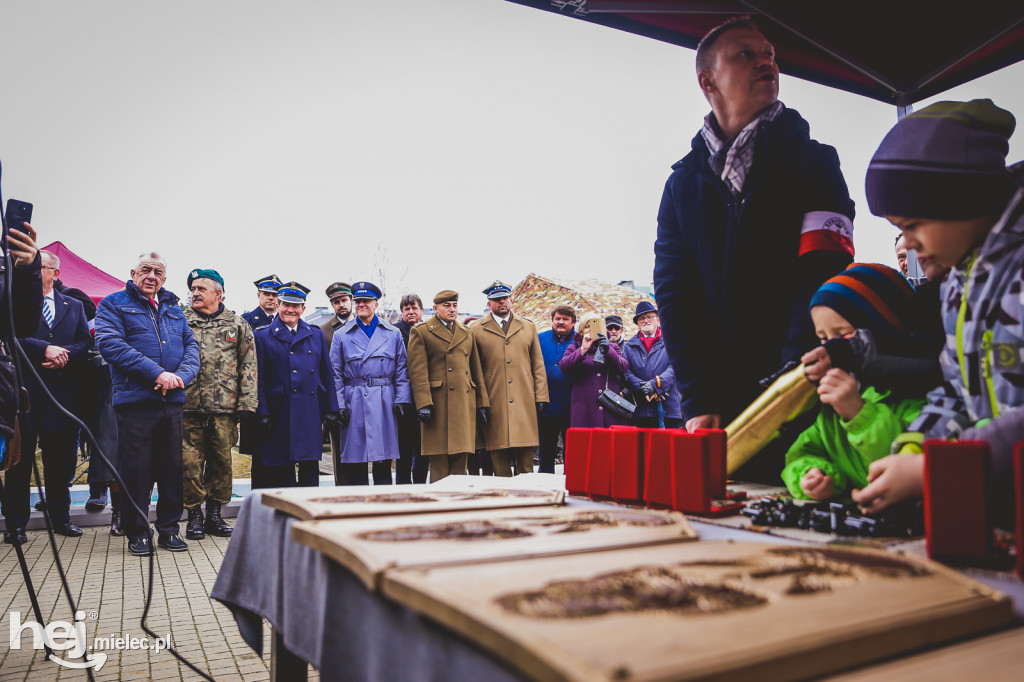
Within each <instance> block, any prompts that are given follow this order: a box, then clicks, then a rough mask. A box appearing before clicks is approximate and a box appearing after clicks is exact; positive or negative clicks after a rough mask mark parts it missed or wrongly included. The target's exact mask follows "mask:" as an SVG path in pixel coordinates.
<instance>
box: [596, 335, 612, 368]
mask: <svg viewBox="0 0 1024 682" xmlns="http://www.w3.org/2000/svg"><path fill="white" fill-rule="evenodd" d="M594 348H595V350H594V364H595V365H604V363H605V358H606V357H607V356H608V351H609V349H610V348H611V342H610V341H609V340H608V337H607V336H605V335H604V334H598V335H597V341H594Z"/></svg>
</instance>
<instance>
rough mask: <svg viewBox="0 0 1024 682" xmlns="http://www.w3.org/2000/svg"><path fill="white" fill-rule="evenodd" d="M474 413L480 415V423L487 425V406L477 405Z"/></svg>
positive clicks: (489, 417) (489, 409) (488, 418)
mask: <svg viewBox="0 0 1024 682" xmlns="http://www.w3.org/2000/svg"><path fill="white" fill-rule="evenodd" d="M476 413H477V414H478V415H479V416H480V423H482V424H483V425H484V426H487V422H489V421H490V420H491V408H489V407H478V408H476Z"/></svg>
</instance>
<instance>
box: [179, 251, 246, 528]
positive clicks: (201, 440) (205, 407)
mask: <svg viewBox="0 0 1024 682" xmlns="http://www.w3.org/2000/svg"><path fill="white" fill-rule="evenodd" d="M188 287H189V291H190V292H191V300H192V306H191V307H189V308H185V319H186V320H188V326H189V327H190V328H191V329H192V333H193V334H195V337H196V341H198V342H199V374H198V375H197V376H196V379H195V381H193V382H192V383H191V384H189V385H188V386H187V388H186V393H185V418H184V435H185V437H184V443H183V446H182V454H183V456H182V465H183V470H184V478H185V508H186V509H187V510H188V525H187V526H186V527H185V537H186V538H188V539H189V540H202V539H203V537H205V534H206V533H209V534H210V535H216V536H218V537H228V536H230V535H231V526H229V525H228V524H227V523H225V522H224V519H223V518H221V505H222V504H225V503H226V502H228V501H229V500H230V499H231V446H232V445H233V444H234V442H235V440H236V437H237V431H236V424H237V421H238V420H242V419H252V418H254V417H255V414H256V406H257V383H256V342H255V339H254V338H253V333H252V329H251V328H250V327H249V324H248V323H247V322H246V320H244V319H243V318H242V317H241V316H239V315H236V314H235V313H233V312H232V311H230V310H228V309H226V308H225V307H224V303H223V301H224V279H223V278H222V277H221V276H220V274H219V273H218V272H217V271H216V270H202V269H197V270H193V271H192V272H190V273H189V276H188ZM204 500H205V501H206V519H205V520H204V519H203V510H202V508H201V507H202V504H203V501H204ZM204 531H205V532H204Z"/></svg>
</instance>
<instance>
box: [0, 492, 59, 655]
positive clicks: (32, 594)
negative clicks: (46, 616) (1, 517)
mask: <svg viewBox="0 0 1024 682" xmlns="http://www.w3.org/2000/svg"><path fill="white" fill-rule="evenodd" d="M0 507H3V508H5V509H6V508H7V493H6V491H5V490H4V482H3V481H0ZM12 545H13V547H14V553H15V554H17V555H18V564H19V565H20V566H21V575H22V576H23V577H24V578H25V587H26V588H28V598H29V600H30V601H31V602H32V612H33V613H35V614H36V622H38V623H39V624H40V625H42V623H43V612H42V611H41V610H40V608H39V598H38V597H37V596H36V590H35V588H34V587H33V586H32V576H31V575H30V574H29V572H28V562H27V561H26V560H25V551H24V550H23V549H22V548H21V543H20V542H18V539H17V538H15V541H14V542H13V543H12ZM43 649H44V650H45V651H46V657H47V658H49V657H50V656H51V655H52V654H53V651H52V650H51V649H50V645H49V644H48V643H47V641H46V638H45V637H44V638H43Z"/></svg>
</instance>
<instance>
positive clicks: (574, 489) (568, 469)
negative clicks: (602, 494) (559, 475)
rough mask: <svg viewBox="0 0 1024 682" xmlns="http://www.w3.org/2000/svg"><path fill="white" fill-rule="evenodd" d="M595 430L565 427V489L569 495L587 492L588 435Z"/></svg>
mask: <svg viewBox="0 0 1024 682" xmlns="http://www.w3.org/2000/svg"><path fill="white" fill-rule="evenodd" d="M595 430H596V429H567V430H566V432H565V489H566V490H567V491H568V492H569V494H570V495H586V494H587V467H588V465H589V463H590V435H591V433H592V432H593V431H595Z"/></svg>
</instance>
